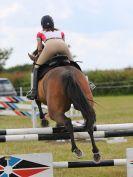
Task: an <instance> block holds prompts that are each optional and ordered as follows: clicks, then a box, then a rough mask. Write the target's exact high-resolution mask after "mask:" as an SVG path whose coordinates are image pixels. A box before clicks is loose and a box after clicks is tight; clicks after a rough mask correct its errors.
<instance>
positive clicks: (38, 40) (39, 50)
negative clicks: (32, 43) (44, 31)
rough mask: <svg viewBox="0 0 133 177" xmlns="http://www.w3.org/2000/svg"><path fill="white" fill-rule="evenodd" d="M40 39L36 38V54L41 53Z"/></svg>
mask: <svg viewBox="0 0 133 177" xmlns="http://www.w3.org/2000/svg"><path fill="white" fill-rule="evenodd" d="M42 48H43V47H42V40H41V39H39V38H38V39H37V49H38V54H40V53H41V51H42Z"/></svg>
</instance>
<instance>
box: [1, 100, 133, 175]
mask: <svg viewBox="0 0 133 177" xmlns="http://www.w3.org/2000/svg"><path fill="white" fill-rule="evenodd" d="M95 101H96V103H97V104H96V105H95V110H96V113H97V124H103V123H128V122H133V96H116V97H113V96H112V97H95ZM51 124H52V125H54V124H53V122H51ZM38 125H39V121H38ZM24 127H32V124H31V120H30V119H28V118H20V117H4V116H1V117H0V128H24ZM77 145H78V146H79V148H81V149H82V150H83V151H84V153H85V157H84V158H83V159H82V160H91V159H92V153H91V144H90V143H88V142H79V141H78V142H77ZM97 145H98V147H99V149H100V151H101V156H102V159H119V158H125V157H126V155H125V153H126V148H131V147H133V138H132V137H130V138H128V142H126V143H121V144H107V143H105V142H97ZM39 152H41V153H42V152H44V153H45V152H52V153H53V160H54V161H77V159H75V158H74V157H73V156H72V153H71V151H70V144H69V143H67V142H66V143H60V144H59V143H57V142H47V141H44V142H33V141H31V142H21V143H20V142H11V143H1V144H0V154H1V155H11V154H24V153H39ZM54 176H55V177H126V167H98V168H78V169H56V170H54Z"/></svg>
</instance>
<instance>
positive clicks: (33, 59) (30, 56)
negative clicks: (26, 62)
mask: <svg viewBox="0 0 133 177" xmlns="http://www.w3.org/2000/svg"><path fill="white" fill-rule="evenodd" d="M28 56H29V58H30V59H31V60H32V61H35V60H36V57H35V56H33V55H32V54H30V53H28Z"/></svg>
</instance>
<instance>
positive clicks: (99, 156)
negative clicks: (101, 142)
mask: <svg viewBox="0 0 133 177" xmlns="http://www.w3.org/2000/svg"><path fill="white" fill-rule="evenodd" d="M93 159H94V162H95V163H100V159H101V155H100V153H99V152H97V153H93Z"/></svg>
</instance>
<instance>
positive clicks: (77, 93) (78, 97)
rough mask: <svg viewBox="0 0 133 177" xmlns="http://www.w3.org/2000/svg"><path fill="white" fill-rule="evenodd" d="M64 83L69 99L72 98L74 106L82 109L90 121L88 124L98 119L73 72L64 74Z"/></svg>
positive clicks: (84, 115)
mask: <svg viewBox="0 0 133 177" xmlns="http://www.w3.org/2000/svg"><path fill="white" fill-rule="evenodd" d="M63 84H64V89H65V93H66V95H67V96H68V97H69V99H71V101H72V103H73V105H74V107H75V108H76V109H78V110H80V111H81V113H82V116H83V118H84V119H85V120H86V121H87V122H88V125H90V126H91V125H93V124H94V123H95V121H96V114H95V111H94V109H93V108H92V106H91V105H90V104H89V102H88V101H87V98H86V97H85V95H84V93H83V91H82V90H81V88H80V86H79V85H78V83H77V81H76V80H75V79H74V78H73V76H72V75H71V73H67V74H66V75H64V76H63Z"/></svg>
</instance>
